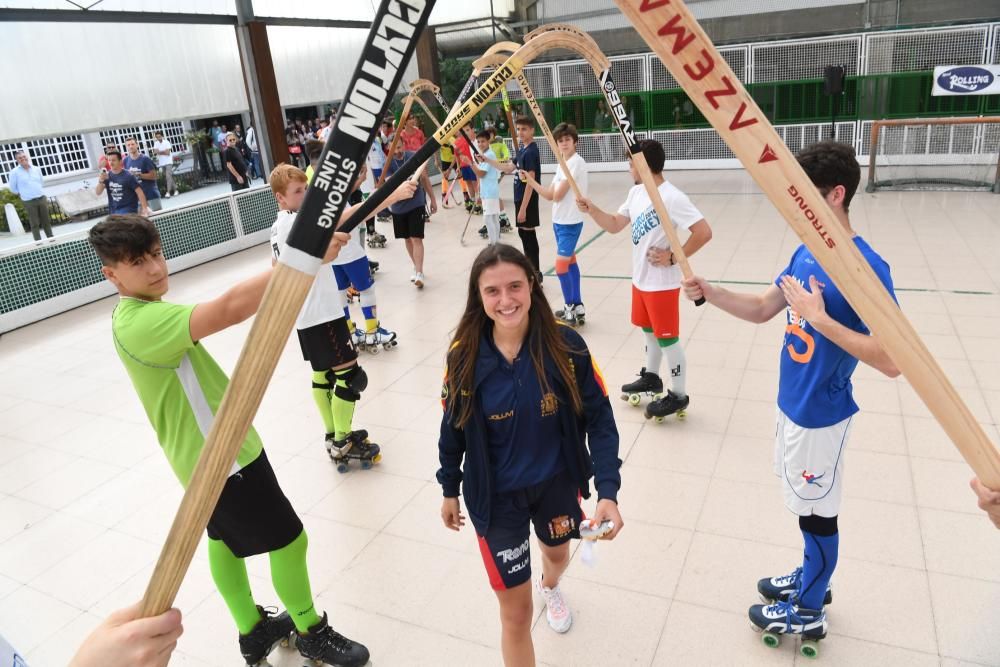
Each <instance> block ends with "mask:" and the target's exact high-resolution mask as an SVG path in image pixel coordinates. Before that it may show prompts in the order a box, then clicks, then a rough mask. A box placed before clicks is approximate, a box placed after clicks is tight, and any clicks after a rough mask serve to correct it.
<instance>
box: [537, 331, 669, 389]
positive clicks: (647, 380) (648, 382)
mask: <svg viewBox="0 0 1000 667" xmlns="http://www.w3.org/2000/svg"><path fill="white" fill-rule="evenodd" d="M556 316H559V312H558V311H557V312H556ZM662 391H663V380H661V379H660V376H659V375H657V374H656V373H647V372H646V368H645V367H643V368H642V370H641V371H639V379H638V380H636V381H635V382H629V383H628V384H623V385H622V400H623V401H628V404H629V405H631V406H633V407H635V406H637V405H639V403H641V402H642V395H643V394H646V395H648V396H649V397H650V398H652V397H653V396H655V395H656V394H659V393H661V392H662Z"/></svg>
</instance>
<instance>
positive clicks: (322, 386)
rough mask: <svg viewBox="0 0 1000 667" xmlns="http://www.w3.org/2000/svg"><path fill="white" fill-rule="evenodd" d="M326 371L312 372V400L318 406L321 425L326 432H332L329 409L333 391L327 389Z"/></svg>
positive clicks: (331, 413)
mask: <svg viewBox="0 0 1000 667" xmlns="http://www.w3.org/2000/svg"><path fill="white" fill-rule="evenodd" d="M326 373H327V372H326V371H314V372H313V390H312V391H313V400H314V401H316V407H317V408H319V416H320V417H322V418H323V427H324V428H325V429H326V432H327V433H333V431H334V427H333V411H332V410H331V409H330V401H331V399H332V396H333V391H332V390H331V389H329V388H328V387H329V386H330V384H329V382H327V379H326Z"/></svg>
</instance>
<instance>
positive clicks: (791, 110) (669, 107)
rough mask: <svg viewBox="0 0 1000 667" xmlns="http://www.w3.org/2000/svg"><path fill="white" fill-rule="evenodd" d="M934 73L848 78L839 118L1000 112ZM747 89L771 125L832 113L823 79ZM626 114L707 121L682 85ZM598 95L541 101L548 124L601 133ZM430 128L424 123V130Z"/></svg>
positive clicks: (639, 96)
mask: <svg viewBox="0 0 1000 667" xmlns="http://www.w3.org/2000/svg"><path fill="white" fill-rule="evenodd" d="M933 77H934V74H933V72H904V73H898V74H877V75H869V76H856V77H848V78H847V80H846V81H845V84H844V94H843V95H842V96H841V98H840V106H839V109H838V110H837V120H844V121H851V120H871V119H880V118H923V117H928V118H934V117H940V116H979V115H989V114H997V113H1000V95H980V96H970V97H957V96H956V97H933V96H932V95H931V89H932V84H933ZM747 90H748V91H749V93H750V95H751V96H752V97H753V98H754V100H755V101H756V102H757V104H758V105H759V106H760V108H761V109H762V110H763V111H764V114H765V115H766V116H767V117H768V119H769V120H770V121H771V123H773V124H775V125H785V124H800V123H802V124H805V123H826V122H829V121H830V118H831V116H832V112H833V98H832V97H830V96H828V95H824V94H823V79H802V80H798V81H778V82H768V83H753V84H749V85H747ZM624 97H625V99H626V108H627V109H628V110H629V117H630V118H631V119H632V121H633V122H634V124H635V126H636V127H637V129H639V130H670V129H693V128H703V127H708V122H707V121H706V120H705V118H704V116H702V115H701V113H700V112H699V111H698V108H697V107H696V106H694V104H692V103H691V101H690V100H689V99H688V96H687V94H686V93H685V92H684V91H683V90H682V89H680V88H673V89H670V90H654V91H648V92H637V93H626V94H625V95H624ZM602 101H603V97H602V96H601V95H583V96H570V97H558V98H548V99H539V104H540V105H541V107H542V109H543V112H544V114H545V120H546V121H547V122H548V123H549V125H550V126H553V127H554V126H555V125H556V124H558V123H560V122H563V121H565V122H570V123H573V124H574V125H576V126H577V129H578V130H580V131H581V132H601V131H606V130H603V129H602V128H601V126H600V123H599V122H597V121H598V119H597V108H598V103H599V102H602ZM511 102H512V104H513V105H514V109H515V113H516V114H521V113H527V112H528V109H527V106H526V105H524V104H523V102H521V101H519V100H511ZM502 113H503V109H502V107H501V106H500V105H499V104H498V103H497V104H494V105H490V106H488V107H487V108H486V109H485V110H484V111H483V114H481V115H480V116H479V117H478V118H482V117H483V115H484V114H492V115H493V117H494V118H497V117H499V115H501V114H502ZM427 129H430V126H428V127H425V130H427Z"/></svg>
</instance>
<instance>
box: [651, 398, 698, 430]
mask: <svg viewBox="0 0 1000 667" xmlns="http://www.w3.org/2000/svg"><path fill="white" fill-rule="evenodd" d="M690 402H691V397H690V396H683V397H681V396H678V395H677V394H675V393H674V392H672V391H668V392H667V393H665V394H660V395H659V396H657V397H656V398H654V399H653V400H652V401H650V402H649V405H647V406H646V419H652V420H654V421H655V422H656V423H657V424H662V423H663V422H664V420H665V419H666V418H667V417H669V416H670V415H672V414H674V413H677V419H681V420H683V419H684V418H685V417H687V410H686V408H687V406H688V404H689V403H690Z"/></svg>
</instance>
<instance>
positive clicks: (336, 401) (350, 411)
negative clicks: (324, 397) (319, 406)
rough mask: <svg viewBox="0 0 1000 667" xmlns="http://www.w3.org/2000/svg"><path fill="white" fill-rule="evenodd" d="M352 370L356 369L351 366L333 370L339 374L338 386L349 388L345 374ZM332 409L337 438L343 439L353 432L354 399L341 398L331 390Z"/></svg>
mask: <svg viewBox="0 0 1000 667" xmlns="http://www.w3.org/2000/svg"><path fill="white" fill-rule="evenodd" d="M352 370H354V367H353V366H352V367H351V368H347V369H344V370H340V371H334V372H333V373H334V375H336V376H337V386H338V387H340V388H341V389H347V381H346V380H345V379H344V376H346V375H347V374H348V373H349V372H351V371H352ZM330 411H331V412H332V413H333V424H334V432H335V433H336V438H337V440H342V439H344V438H346V437H347V434H348V433H350V432H351V424H352V423H353V422H354V401H348V400H346V399H343V398H340V397H339V396H337V395H336V394H334V393H333V392H330Z"/></svg>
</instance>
